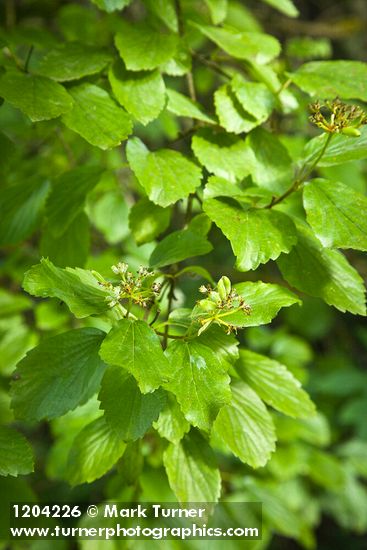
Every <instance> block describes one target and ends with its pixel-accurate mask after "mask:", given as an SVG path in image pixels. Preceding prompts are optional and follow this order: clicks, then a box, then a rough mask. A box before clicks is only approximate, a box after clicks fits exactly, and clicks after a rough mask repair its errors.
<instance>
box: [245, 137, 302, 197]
mask: <svg viewBox="0 0 367 550" xmlns="http://www.w3.org/2000/svg"><path fill="white" fill-rule="evenodd" d="M247 142H248V145H249V147H250V149H251V152H252V153H253V158H252V161H251V169H250V170H251V175H252V179H253V180H254V182H256V183H257V184H258V185H259V186H260V187H265V189H269V190H270V191H272V192H275V193H282V192H283V191H285V190H286V189H288V188H289V187H290V184H291V183H292V178H293V170H292V160H291V158H290V156H289V154H288V151H287V149H286V148H285V147H284V145H283V144H282V143H281V142H280V140H279V139H278V138H277V137H276V136H275V135H274V134H271V133H270V132H268V131H267V130H264V129H263V128H256V129H255V130H253V131H252V132H251V133H250V135H249V137H248V140H247Z"/></svg>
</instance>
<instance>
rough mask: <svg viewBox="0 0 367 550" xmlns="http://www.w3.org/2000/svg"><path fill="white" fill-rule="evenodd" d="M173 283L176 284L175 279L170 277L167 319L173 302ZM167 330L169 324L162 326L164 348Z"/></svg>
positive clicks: (164, 347) (167, 335)
mask: <svg viewBox="0 0 367 550" xmlns="http://www.w3.org/2000/svg"><path fill="white" fill-rule="evenodd" d="M175 285H176V281H175V279H171V281H170V289H169V293H168V308H167V319H168V318H169V316H170V313H171V311H172V304H173V300H174V298H175ZM168 331H169V326H168V325H166V326H165V328H164V333H163V335H162V336H163V349H166V347H167V339H168V337H169V334H168Z"/></svg>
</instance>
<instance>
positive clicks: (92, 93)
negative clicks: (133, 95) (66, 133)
mask: <svg viewBox="0 0 367 550" xmlns="http://www.w3.org/2000/svg"><path fill="white" fill-rule="evenodd" d="M68 91H69V93H70V95H71V96H72V97H73V99H74V106H73V109H72V110H71V111H70V112H68V113H67V114H66V115H64V116H63V117H62V121H63V123H64V124H65V125H66V126H67V127H68V128H70V129H71V130H74V132H76V133H77V134H80V135H81V136H82V137H83V138H84V139H85V140H87V141H88V142H89V143H91V144H92V145H95V146H97V147H100V148H101V149H109V148H110V147H116V146H117V145H120V143H121V142H122V141H124V140H125V139H127V137H128V135H129V134H131V132H132V124H131V120H130V117H129V115H128V114H127V113H126V112H125V111H124V110H123V109H121V108H120V107H118V106H117V105H116V103H115V102H114V101H113V100H112V99H111V97H110V96H109V94H108V93H107V92H105V91H104V90H103V89H102V88H99V87H98V86H94V84H87V83H85V84H80V85H79V86H73V87H72V88H69V89H68Z"/></svg>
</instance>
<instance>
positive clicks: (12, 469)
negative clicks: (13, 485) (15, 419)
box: [0, 426, 34, 477]
mask: <svg viewBox="0 0 367 550" xmlns="http://www.w3.org/2000/svg"><path fill="white" fill-rule="evenodd" d="M0 449H1V452H0V476H15V477H16V476H18V475H26V474H30V473H31V472H33V468H34V460H33V453H32V448H31V446H30V444H29V443H28V441H27V440H26V438H25V437H24V436H23V435H22V434H20V433H19V432H17V431H16V430H14V429H13V428H9V427H7V426H0Z"/></svg>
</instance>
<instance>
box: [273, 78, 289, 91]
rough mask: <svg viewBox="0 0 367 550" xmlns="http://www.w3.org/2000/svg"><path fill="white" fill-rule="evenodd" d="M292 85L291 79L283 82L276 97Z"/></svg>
mask: <svg viewBox="0 0 367 550" xmlns="http://www.w3.org/2000/svg"><path fill="white" fill-rule="evenodd" d="M290 84H292V80H291V79H290V78H288V80H286V81H285V82H283V84H282V85H281V87H280V88H279V90H278V91H277V92H276V93H275V95H279V94H281V93H282V92H283V91H284V90H286V89H287V88H288V86H289V85H290Z"/></svg>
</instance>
